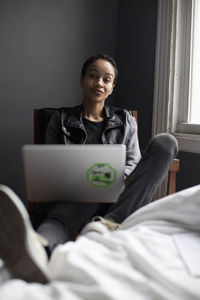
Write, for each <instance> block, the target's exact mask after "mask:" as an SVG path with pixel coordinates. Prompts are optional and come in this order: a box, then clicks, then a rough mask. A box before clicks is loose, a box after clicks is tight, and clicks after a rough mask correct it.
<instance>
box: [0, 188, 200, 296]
mask: <svg viewBox="0 0 200 300" xmlns="http://www.w3.org/2000/svg"><path fill="white" fill-rule="evenodd" d="M49 274H50V275H51V278H52V280H53V281H52V282H51V283H50V284H48V285H40V284H36V283H33V284H28V283H26V282H23V281H22V280H16V279H15V280H3V278H4V279H5V276H6V275H5V269H4V268H3V267H2V268H1V273H0V275H1V277H0V278H1V279H2V283H1V284H0V300H9V299H15V300H18V299H19V300H32V299H33V300H36V299H41V300H47V299H48V300H50V299H58V300H66V299H68V300H77V299H91V300H98V299H99V300H104V299H105V300H107V299H109V300H111V299H113V300H118V299H119V300H129V299H152V300H156V299H158V300H161V299H170V300H178V299H181V300H185V299H188V300H193V299H198V300H199V299H200V185H198V186H196V187H193V188H190V189H187V190H184V191H181V192H179V193H177V194H175V195H171V196H168V197H165V198H163V199H161V200H158V201H155V202H153V203H151V204H149V205H147V206H145V207H143V208H142V209H140V210H138V211H137V212H135V213H134V214H132V215H131V216H130V217H129V218H128V219H126V220H125V221H124V223H123V230H118V231H116V232H113V233H109V234H104V235H100V234H98V233H89V234H87V235H86V236H81V237H79V238H78V239H77V240H76V242H69V243H66V244H65V245H62V246H59V247H57V248H56V250H55V251H54V253H53V255H52V257H51V260H50V262H49Z"/></svg>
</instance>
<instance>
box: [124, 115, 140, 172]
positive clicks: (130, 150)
mask: <svg viewBox="0 0 200 300" xmlns="http://www.w3.org/2000/svg"><path fill="white" fill-rule="evenodd" d="M127 128H128V129H129V132H128V139H127V143H126V167H125V178H126V177H127V176H128V175H129V174H130V173H131V172H132V171H133V170H134V169H135V167H136V166H137V164H138V162H139V161H140V159H141V152H140V147H139V141H138V135H137V122H136V120H135V118H134V117H133V116H131V115H130V114H129V112H127Z"/></svg>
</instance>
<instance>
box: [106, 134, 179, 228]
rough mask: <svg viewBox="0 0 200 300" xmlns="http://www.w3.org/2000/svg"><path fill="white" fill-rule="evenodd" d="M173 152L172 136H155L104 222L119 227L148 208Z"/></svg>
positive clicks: (166, 170) (169, 163) (174, 149)
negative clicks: (137, 212) (114, 223)
mask: <svg viewBox="0 0 200 300" xmlns="http://www.w3.org/2000/svg"><path fill="white" fill-rule="evenodd" d="M177 151H178V145H177V141H176V139H175V138H174V137H173V136H172V135H170V134H165V133H163V134H158V135H157V136H155V137H154V138H153V139H152V140H151V141H150V142H149V145H148V147H147V149H146V150H145V152H144V154H143V156H142V159H141V160H140V162H139V164H138V165H137V167H136V168H135V169H134V171H133V172H132V173H131V174H130V175H129V177H128V178H127V183H126V186H125V189H124V191H123V192H122V194H121V195H120V196H119V199H118V201H117V202H116V203H114V204H113V205H112V206H111V207H110V209H109V210H108V211H107V213H106V214H105V215H104V218H105V219H111V220H113V221H115V222H117V223H121V222H122V221H124V220H125V219H126V218H127V217H128V216H129V215H130V214H131V213H133V212H134V211H135V210H137V209H139V208H140V207H142V206H144V205H146V204H148V203H149V202H150V201H151V200H152V198H153V195H154V193H155V191H156V190H157V188H158V187H159V185H160V183H161V182H162V181H163V179H164V178H165V176H166V175H167V172H168V170H169V167H170V165H171V163H172V161H173V159H174V158H175V157H176V154H177Z"/></svg>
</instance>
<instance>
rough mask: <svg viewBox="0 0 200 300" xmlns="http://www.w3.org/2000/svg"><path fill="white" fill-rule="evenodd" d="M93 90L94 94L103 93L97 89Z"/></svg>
mask: <svg viewBox="0 0 200 300" xmlns="http://www.w3.org/2000/svg"><path fill="white" fill-rule="evenodd" d="M93 92H94V93H95V94H96V95H98V96H100V95H102V94H103V91H101V90H97V89H95V90H93Z"/></svg>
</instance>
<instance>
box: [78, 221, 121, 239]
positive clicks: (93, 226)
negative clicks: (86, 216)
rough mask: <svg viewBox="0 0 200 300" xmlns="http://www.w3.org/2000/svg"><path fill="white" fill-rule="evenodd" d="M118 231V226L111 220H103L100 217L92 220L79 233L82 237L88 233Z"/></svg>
mask: <svg viewBox="0 0 200 300" xmlns="http://www.w3.org/2000/svg"><path fill="white" fill-rule="evenodd" d="M117 229H120V224H118V223H115V222H114V221H112V220H108V219H104V218H102V217H100V216H96V217H94V218H92V222H90V223H88V224H86V225H85V226H84V227H83V229H82V230H81V232H80V235H84V234H86V233H88V232H90V231H95V232H98V233H101V234H103V233H108V232H111V231H115V230H117Z"/></svg>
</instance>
